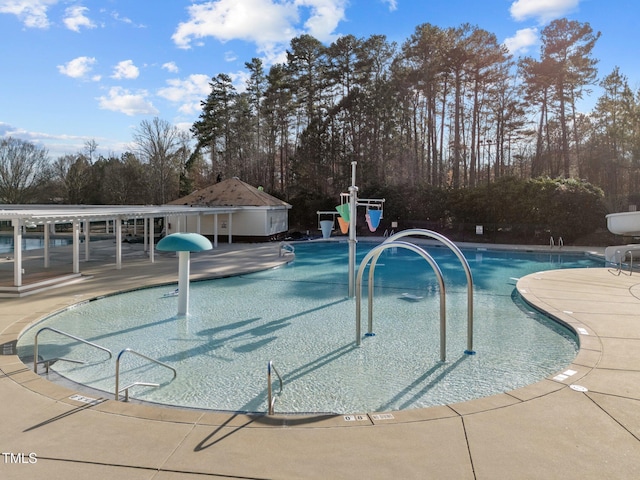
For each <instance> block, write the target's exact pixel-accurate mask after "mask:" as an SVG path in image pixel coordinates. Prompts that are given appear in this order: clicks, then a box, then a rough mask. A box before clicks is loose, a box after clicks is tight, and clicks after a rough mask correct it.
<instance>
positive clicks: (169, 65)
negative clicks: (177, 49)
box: [162, 62, 179, 73]
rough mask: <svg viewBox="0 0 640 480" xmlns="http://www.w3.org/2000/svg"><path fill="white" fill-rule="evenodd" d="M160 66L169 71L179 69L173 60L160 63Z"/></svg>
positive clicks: (174, 71)
mask: <svg viewBox="0 0 640 480" xmlns="http://www.w3.org/2000/svg"><path fill="white" fill-rule="evenodd" d="M162 68H163V69H164V70H167V71H168V72H170V73H178V71H179V69H178V66H177V65H176V64H175V62H167V63H163V64H162Z"/></svg>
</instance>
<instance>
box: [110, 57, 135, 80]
mask: <svg viewBox="0 0 640 480" xmlns="http://www.w3.org/2000/svg"><path fill="white" fill-rule="evenodd" d="M139 75H140V69H138V67H136V66H135V65H134V64H133V60H123V61H121V62H119V63H118V64H117V65H116V66H115V67H114V69H113V75H111V78H115V79H117V80H122V79H127V80H133V79H135V78H138V76H139Z"/></svg>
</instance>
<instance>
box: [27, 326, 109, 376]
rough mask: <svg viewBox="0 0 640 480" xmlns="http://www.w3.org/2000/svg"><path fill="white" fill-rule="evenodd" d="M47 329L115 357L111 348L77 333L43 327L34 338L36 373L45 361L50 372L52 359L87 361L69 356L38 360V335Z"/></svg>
mask: <svg viewBox="0 0 640 480" xmlns="http://www.w3.org/2000/svg"><path fill="white" fill-rule="evenodd" d="M45 330H49V331H50V332H54V333H57V334H58V335H62V336H63V337H68V338H71V339H72V340H75V341H77V342H80V343H84V344H85V345H89V346H90V347H94V348H97V349H99V350H102V351H104V352H107V353H108V354H109V358H112V357H113V354H112V353H111V350H109V349H108V348H105V347H101V346H100V345H97V344H95V343H92V342H89V341H87V340H84V339H82V338H80V337H76V336H75V335H71V334H70V333H66V332H63V331H61V330H58V329H56V328H52V327H42V328H41V329H40V330H38V331H37V332H36V335H35V337H34V339H33V372H34V373H38V364H39V363H45V364H46V365H47V373H48V372H49V364H50V363H51V361H52V360H63V361H65V362H74V363H85V362H82V361H80V360H71V359H69V358H55V359H48V360H42V361H38V335H40V334H41V333H42V332H44V331H45Z"/></svg>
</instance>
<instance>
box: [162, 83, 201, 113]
mask: <svg viewBox="0 0 640 480" xmlns="http://www.w3.org/2000/svg"><path fill="white" fill-rule="evenodd" d="M210 80H211V79H210V77H209V76H207V75H204V74H193V75H189V76H188V77H187V78H186V79H178V78H174V79H169V80H167V85H168V86H167V87H164V88H161V89H160V90H158V96H160V97H162V98H165V99H167V100H169V101H170V102H172V103H177V104H181V106H180V107H179V110H180V112H181V113H183V114H185V115H193V114H195V113H197V112H199V111H200V110H201V108H202V107H201V105H200V102H201V101H202V100H204V99H205V98H206V97H207V95H209V92H210V91H211V86H210V85H209V81H210Z"/></svg>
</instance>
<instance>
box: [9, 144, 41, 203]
mask: <svg viewBox="0 0 640 480" xmlns="http://www.w3.org/2000/svg"><path fill="white" fill-rule="evenodd" d="M48 171H49V170H48V158H47V151H46V150H45V149H44V148H40V147H37V146H35V145H34V144H32V143H29V142H27V141H24V140H19V139H17V138H12V137H9V138H7V139H2V140H0V202H2V203H12V204H16V203H30V202H33V201H35V200H36V197H37V194H38V188H39V187H40V186H41V185H43V184H44V182H45V181H46V179H47V175H48Z"/></svg>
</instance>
